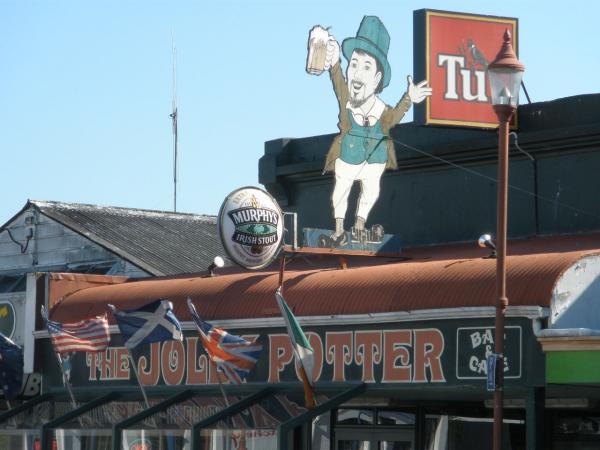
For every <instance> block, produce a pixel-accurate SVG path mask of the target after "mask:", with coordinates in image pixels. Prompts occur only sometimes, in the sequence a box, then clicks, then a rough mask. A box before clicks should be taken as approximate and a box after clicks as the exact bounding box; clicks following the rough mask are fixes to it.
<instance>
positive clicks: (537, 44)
mask: <svg viewBox="0 0 600 450" xmlns="http://www.w3.org/2000/svg"><path fill="white" fill-rule="evenodd" d="M422 8H430V9H441V10H447V11H459V12H470V13H476V14H490V15H498V16H509V17H517V18H518V19H519V33H520V42H519V50H520V53H519V59H520V60H521V61H522V62H523V63H524V64H525V66H526V72H525V84H526V86H527V89H528V91H529V94H530V96H531V98H532V101H534V102H538V101H548V100H553V99H556V98H561V97H567V96H572V95H580V94H590V93H597V92H599V91H600V89H599V86H600V81H598V73H600V58H599V57H598V48H597V45H598V43H599V42H600V41H599V39H598V30H597V27H598V25H597V18H598V16H599V15H600V3H598V2H590V1H583V0H574V1H571V2H559V1H545V2H541V1H540V2H533V1H532V2H524V1H522V0H520V1H512V0H508V1H502V2H481V1H450V0H446V1H434V0H432V1H428V2H421V1H398V0H395V1H380V0H370V1H368V2H365V1H336V0H329V1H326V2H324V1H312V0H302V1H300V0H273V1H267V0H237V1H216V2H200V1H194V2H192V1H189V2H185V1H164V2H158V1H150V0H144V1H142V0H130V1H114V0H108V1H91V0H90V1H76V0H73V1H50V0H47V1H44V2H42V1H36V2H34V1H28V0H18V1H17V0H0V61H1V63H0V123H1V124H2V127H1V132H0V151H1V152H2V166H1V167H2V171H1V174H2V176H1V177H0V192H1V194H0V224H1V223H4V222H5V221H7V220H8V219H9V218H10V217H12V215H14V214H15V213H16V212H17V211H18V210H19V209H20V208H21V207H22V206H23V205H24V204H25V202H26V201H27V199H29V198H31V199H39V200H57V201H66V202H78V203H91V204H99V205H111V206H124V207H135V208H147V209H157V210H172V209H173V153H172V151H173V148H172V134H171V123H170V119H169V114H170V112H171V95H172V82H171V79H172V67H171V64H172V54H171V33H173V36H174V40H175V45H176V48H177V91H178V105H179V153H180V158H179V175H178V176H179V185H178V208H177V209H178V210H179V211H182V212H193V213H203V214H216V213H217V212H218V210H219V207H220V205H221V203H222V201H223V199H224V198H225V196H226V195H227V194H228V193H229V192H231V191H233V190H234V189H236V188H238V187H240V186H245V185H258V159H259V158H260V157H261V155H262V154H263V150H264V142H265V141H267V140H270V139H275V138H280V137H306V136H312V135H319V134H325V133H332V132H335V131H336V123H337V105H336V101H335V97H334V95H333V92H332V90H331V87H330V84H329V80H328V78H327V77H326V76H321V77H316V76H310V75H308V74H306V72H305V71H304V64H305V59H306V40H307V36H308V31H309V29H310V28H311V27H312V26H313V25H315V24H321V25H324V26H331V32H332V33H333V34H334V35H335V36H336V38H337V39H338V40H342V39H343V38H345V37H348V36H352V35H354V34H355V33H356V30H357V28H358V25H359V23H360V21H361V19H362V17H363V16H364V15H365V14H369V15H377V16H379V17H380V18H381V19H382V21H383V22H384V24H385V25H386V27H387V28H388V30H389V32H390V35H391V45H390V55H389V60H390V64H391V67H392V71H393V73H394V76H393V77H392V80H391V83H390V85H389V87H388V88H386V90H384V92H383V94H382V98H383V100H384V101H386V102H387V103H394V102H395V101H397V100H398V99H399V98H400V96H401V95H402V94H403V93H404V91H405V89H406V81H405V75H407V74H410V73H411V72H412V12H413V10H416V9H422ZM410 120H412V114H410V113H409V114H407V116H406V117H405V118H404V120H403V121H404V122H406V121H410Z"/></svg>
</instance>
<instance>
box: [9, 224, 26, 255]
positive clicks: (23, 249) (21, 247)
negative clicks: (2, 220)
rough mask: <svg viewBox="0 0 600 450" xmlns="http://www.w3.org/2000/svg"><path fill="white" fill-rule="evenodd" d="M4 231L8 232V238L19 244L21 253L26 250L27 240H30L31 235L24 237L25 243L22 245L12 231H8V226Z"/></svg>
mask: <svg viewBox="0 0 600 450" xmlns="http://www.w3.org/2000/svg"><path fill="white" fill-rule="evenodd" d="M6 231H7V232H8V237H9V238H10V240H11V241H13V242H14V243H15V244H17V245H18V246H19V248H20V249H21V253H25V252H26V251H27V247H29V241H31V237H30V236H28V237H26V238H25V245H23V244H21V243H20V242H19V241H17V240H16V239H15V238H14V237H13V235H12V233H11V232H10V228H6Z"/></svg>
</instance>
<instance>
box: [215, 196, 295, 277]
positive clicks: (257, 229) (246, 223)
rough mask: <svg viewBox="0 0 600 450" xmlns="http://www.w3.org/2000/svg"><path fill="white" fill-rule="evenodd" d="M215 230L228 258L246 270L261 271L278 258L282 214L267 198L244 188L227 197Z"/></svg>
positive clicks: (269, 197) (277, 206)
mask: <svg viewBox="0 0 600 450" xmlns="http://www.w3.org/2000/svg"><path fill="white" fill-rule="evenodd" d="M218 227H219V232H220V233H221V241H222V242H223V247H224V248H225V251H227V254H228V255H229V257H230V258H231V259H232V260H233V261H235V262H236V263H237V264H239V265H240V266H242V267H244V268H246V269H261V268H263V267H265V266H267V265H269V263H271V261H273V259H275V257H276V256H277V253H278V252H279V249H280V248H281V241H282V239H283V214H282V213H281V209H279V205H277V202H276V201H275V199H274V198H273V197H271V195H270V194H268V193H267V192H265V191H263V190H262V189H258V188H255V187H244V188H240V189H237V190H235V191H233V192H232V193H231V194H229V195H228V196H227V198H226V199H225V201H224V202H223V205H222V206H221V210H220V211H219V217H218Z"/></svg>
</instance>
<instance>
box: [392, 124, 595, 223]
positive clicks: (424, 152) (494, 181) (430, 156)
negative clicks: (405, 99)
mask: <svg viewBox="0 0 600 450" xmlns="http://www.w3.org/2000/svg"><path fill="white" fill-rule="evenodd" d="M515 137H516V133H515ZM390 139H391V138H390ZM392 140H393V141H394V143H396V144H399V145H401V146H403V147H405V148H407V149H409V150H412V151H414V152H417V153H420V154H422V155H425V156H427V157H429V158H432V159H435V160H437V161H439V162H442V163H444V164H448V165H450V166H452V167H454V168H456V169H459V170H463V171H465V172H468V173H470V174H471V175H475V176H478V177H481V178H484V179H486V180H488V181H491V182H493V183H496V184H497V183H498V180H497V179H496V178H494V177H490V176H489V175H485V174H483V173H481V172H477V171H476V170H472V169H469V168H467V167H465V166H462V165H460V164H456V163H453V162H452V161H448V160H446V159H444V158H441V157H439V156H436V155H433V154H431V153H428V152H426V151H424V150H420V149H418V148H416V147H414V146H412V145H409V144H406V143H405V142H402V141H400V140H398V139H392ZM517 145H518V143H517ZM517 148H518V149H519V150H520V151H522V152H523V153H525V154H526V155H527V156H529V158H531V159H532V160H533V157H532V156H531V155H530V154H529V153H527V152H525V151H524V150H523V149H522V148H520V147H517ZM508 187H509V188H510V189H512V190H514V191H517V192H521V193H522V194H527V195H529V196H532V197H534V198H538V199H540V200H544V201H546V202H549V203H553V204H554V205H556V206H560V207H563V208H566V209H569V210H571V211H573V212H576V213H579V214H584V215H586V216H589V217H593V218H595V219H600V216H598V215H596V214H593V213H590V212H589V211H584V210H582V209H579V208H576V207H574V206H571V205H568V204H566V203H562V202H559V201H558V200H555V199H552V198H548V197H544V196H542V195H539V194H535V193H533V192H531V191H528V190H527V189H523V188H521V187H519V186H515V185H513V184H510V183H509V184H508Z"/></svg>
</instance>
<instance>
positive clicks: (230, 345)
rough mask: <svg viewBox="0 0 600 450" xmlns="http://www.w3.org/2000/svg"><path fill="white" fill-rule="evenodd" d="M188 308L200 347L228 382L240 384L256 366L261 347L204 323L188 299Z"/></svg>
mask: <svg viewBox="0 0 600 450" xmlns="http://www.w3.org/2000/svg"><path fill="white" fill-rule="evenodd" d="M188 307H189V309H190V313H191V315H192V319H194V322H195V323H196V326H197V327H198V332H199V333H200V340H201V341H202V345H203V346H204V349H205V350H206V353H208V356H209V357H210V359H211V360H212V361H213V362H214V363H215V364H216V365H217V366H218V367H219V368H220V369H221V370H222V371H223V373H224V374H225V376H226V377H227V379H228V380H229V381H230V382H232V383H236V384H240V383H241V382H242V380H244V379H245V378H246V377H247V376H248V374H249V373H250V371H251V370H252V369H253V368H254V366H255V365H256V362H257V361H258V356H259V355H260V352H261V350H262V345H258V344H255V343H254V342H250V341H247V340H246V339H243V338H241V337H239V336H236V335H234V334H229V333H228V332H227V331H225V330H222V329H221V328H217V327H213V326H212V325H211V324H210V323H208V322H205V321H204V320H202V319H201V318H200V316H199V315H198V313H197V312H196V308H195V307H194V305H193V304H192V302H191V300H189V299H188Z"/></svg>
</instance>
